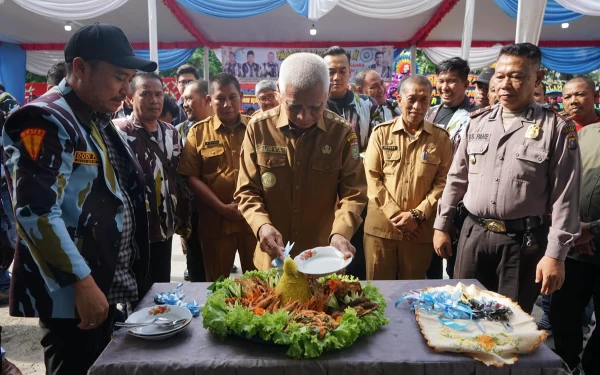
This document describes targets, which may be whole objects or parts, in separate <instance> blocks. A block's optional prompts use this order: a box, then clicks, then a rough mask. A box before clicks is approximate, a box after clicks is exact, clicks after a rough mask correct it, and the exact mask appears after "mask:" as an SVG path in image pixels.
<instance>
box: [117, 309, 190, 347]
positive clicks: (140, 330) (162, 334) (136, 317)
mask: <svg viewBox="0 0 600 375" xmlns="http://www.w3.org/2000/svg"><path fill="white" fill-rule="evenodd" d="M158 317H161V318H167V319H171V320H174V321H175V320H179V319H187V321H186V322H185V323H183V324H181V325H178V326H175V327H171V328H164V327H160V326H159V325H156V324H150V325H147V326H144V327H136V328H133V329H131V330H129V334H131V335H132V336H135V337H139V338H142V339H145V340H164V339H166V338H169V337H171V336H174V335H176V334H177V333H178V332H179V331H181V330H183V329H184V328H185V327H187V326H188V325H189V324H190V323H191V321H192V313H191V311H190V310H189V309H188V308H187V307H183V306H172V305H158V306H152V307H146V308H143V309H141V310H139V311H136V312H134V313H133V314H131V316H129V318H128V319H127V321H126V323H150V322H152V321H153V320H154V319H155V318H158Z"/></svg>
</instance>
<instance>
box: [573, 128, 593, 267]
mask: <svg viewBox="0 0 600 375" xmlns="http://www.w3.org/2000/svg"><path fill="white" fill-rule="evenodd" d="M578 137H579V151H580V152H581V163H582V179H581V203H580V209H581V212H580V215H581V221H582V222H584V223H589V222H590V221H594V220H598V219H600V152H598V145H600V122H597V123H594V124H589V125H586V126H585V127H584V128H583V129H581V130H580V131H579V134H578ZM593 241H594V244H595V245H596V251H595V252H594V255H582V254H576V253H571V255H569V257H570V258H573V259H577V260H579V261H582V262H589V263H594V264H597V265H600V239H598V238H595V239H594V240H593Z"/></svg>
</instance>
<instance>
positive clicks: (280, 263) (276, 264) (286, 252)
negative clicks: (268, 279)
mask: <svg viewBox="0 0 600 375" xmlns="http://www.w3.org/2000/svg"><path fill="white" fill-rule="evenodd" d="M294 244H295V243H292V244H290V242H289V241H288V243H287V245H285V248H284V249H283V259H281V258H275V259H273V261H271V267H273V268H276V267H279V268H281V267H283V261H284V259H285V258H287V257H289V256H290V251H292V248H293V247H294Z"/></svg>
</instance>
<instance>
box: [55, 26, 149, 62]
mask: <svg viewBox="0 0 600 375" xmlns="http://www.w3.org/2000/svg"><path fill="white" fill-rule="evenodd" d="M76 57H80V58H82V59H84V60H86V61H91V60H101V61H106V62H108V63H111V64H113V65H116V66H118V67H121V68H126V69H136V70H142V71H144V72H154V71H155V70H156V68H157V64H156V63H155V62H154V61H150V60H146V59H142V58H141V57H137V56H136V55H135V53H134V52H133V48H132V47H131V44H130V43H129V40H128V39H127V37H126V36H125V34H124V33H123V31H122V30H121V29H119V28H118V27H116V26H113V25H107V24H103V23H95V24H93V25H87V26H84V27H82V28H81V29H79V30H77V31H75V33H73V35H71V37H70V38H69V41H67V44H66V45H65V61H66V62H68V63H70V62H73V60H74V59H75V58H76Z"/></svg>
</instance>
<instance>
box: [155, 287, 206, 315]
mask: <svg viewBox="0 0 600 375" xmlns="http://www.w3.org/2000/svg"><path fill="white" fill-rule="evenodd" d="M182 286H183V283H179V284H177V287H175V289H172V290H170V291H168V292H162V293H158V294H155V295H154V302H156V303H157V304H159V305H175V306H183V307H187V308H188V309H189V310H190V312H191V313H192V316H194V317H196V316H199V315H200V305H199V304H198V302H196V300H193V301H192V302H186V301H185V292H184V291H183V290H181V289H180V288H181V287H182Z"/></svg>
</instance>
